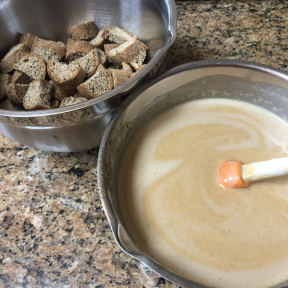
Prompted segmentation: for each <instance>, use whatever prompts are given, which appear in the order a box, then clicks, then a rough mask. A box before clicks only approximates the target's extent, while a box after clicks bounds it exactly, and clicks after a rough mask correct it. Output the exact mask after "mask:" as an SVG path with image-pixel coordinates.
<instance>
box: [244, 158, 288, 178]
mask: <svg viewBox="0 0 288 288" xmlns="http://www.w3.org/2000/svg"><path fill="white" fill-rule="evenodd" d="M241 174H242V179H243V180H244V181H247V182H250V181H257V180H261V179H266V178H271V177H275V176H281V175H286V174H288V157H285V158H276V159H271V160H268V161H261V162H255V163H250V164H244V165H242V171H241Z"/></svg>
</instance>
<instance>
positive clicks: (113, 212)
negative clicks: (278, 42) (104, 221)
mask: <svg viewBox="0 0 288 288" xmlns="http://www.w3.org/2000/svg"><path fill="white" fill-rule="evenodd" d="M239 95H241V96H239ZM287 95H288V74H286V73H284V72H281V71H279V70H276V69H273V68H270V67H267V66H263V65H258V64H255V63H250V62H242V61H231V60H213V61H199V62H194V63H190V64H185V65H182V66H179V67H176V68H174V69H172V70H170V71H168V72H166V73H165V74H164V75H162V76H160V77H158V78H157V79H155V80H153V81H152V82H150V83H148V84H146V85H143V86H142V87H140V89H137V91H135V92H134V93H132V94H131V95H130V96H129V97H128V98H127V99H126V101H125V104H124V103H123V104H122V107H121V110H120V111H119V113H118V115H117V116H116V117H115V118H114V119H113V120H112V121H111V123H110V124H109V126H108V128H107V129H106V131H105V133H104V136H103V139H102V142H101V146H100V152H99V161H98V167H97V173H98V185H99V189H100V195H101V200H102V203H103V206H104V209H105V212H106V215H107V218H108V220H109V223H110V225H111V229H112V231H113V234H114V237H115V240H116V242H117V243H118V245H119V246H120V247H121V248H122V249H123V251H125V252H126V253H127V254H129V255H131V256H132V257H134V258H136V259H138V260H139V261H140V262H142V263H144V264H146V265H147V266H148V267H150V268H151V269H152V270H154V271H155V272H156V273H158V274H160V275H161V276H163V277H165V278H166V279H168V280H170V281H171V282H174V283H176V284H178V285H180V286H182V287H205V286H203V285H201V284H199V283H194V282H193V281H190V280H188V279H184V278H182V277H180V276H179V275H177V274H175V273H173V271H169V270H167V269H166V268H165V267H163V266H161V265H160V264H159V263H157V262H156V261H155V260H154V259H153V255H149V254H144V253H143V252H142V251H141V250H140V249H139V246H138V243H135V242H134V240H133V239H132V237H131V236H130V235H131V233H130V231H129V229H128V228H127V223H125V221H124V217H123V211H121V207H120V204H119V203H120V201H119V194H118V193H119V191H118V182H119V171H120V167H121V163H122V157H123V155H124V154H125V151H126V149H127V146H128V145H129V143H130V142H131V140H132V139H133V137H134V136H135V134H136V133H137V132H138V131H139V130H140V129H141V128H142V127H143V126H144V125H145V124H146V123H147V122H149V121H150V119H152V118H153V117H155V116H158V115H159V114H161V113H162V112H164V111H165V110H167V109H169V108H172V107H174V106H176V105H179V104H181V103H184V102H187V101H192V100H194V99H202V98H214V97H216V98H219V97H223V98H230V99H231V98H232V99H241V100H242V101H246V102H251V103H257V105H259V106H261V107H264V108H266V109H268V110H270V111H271V112H272V113H275V114H277V115H279V116H280V117H282V118H283V119H284V120H286V121H288V97H287ZM255 100H257V102H255ZM167 213H168V212H167ZM287 282H288V281H287ZM194 285H195V286H194ZM284 286H287V283H282V284H281V285H279V286H277V287H284Z"/></svg>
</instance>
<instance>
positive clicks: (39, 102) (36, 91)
mask: <svg viewBox="0 0 288 288" xmlns="http://www.w3.org/2000/svg"><path fill="white" fill-rule="evenodd" d="M52 91H53V85H51V84H50V83H49V81H46V80H42V79H37V80H33V81H32V82H31V83H30V84H29V88H28V90H27V92H26V94H25V95H24V98H23V106H24V108H25V110H39V109H49V108H50V107H51V103H50V101H51V95H52Z"/></svg>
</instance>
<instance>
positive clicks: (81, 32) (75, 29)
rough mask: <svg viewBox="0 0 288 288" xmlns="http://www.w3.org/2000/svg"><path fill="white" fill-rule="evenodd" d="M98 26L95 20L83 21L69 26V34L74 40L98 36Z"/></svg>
mask: <svg viewBox="0 0 288 288" xmlns="http://www.w3.org/2000/svg"><path fill="white" fill-rule="evenodd" d="M98 31H99V30H98V28H97V26H96V24H95V23H94V22H93V21H88V22H86V23H81V24H78V25H74V26H71V27H69V28H68V30H67V33H68V35H69V36H70V37H71V38H72V39H74V40H88V39H92V38H94V37H96V36H97V34H98Z"/></svg>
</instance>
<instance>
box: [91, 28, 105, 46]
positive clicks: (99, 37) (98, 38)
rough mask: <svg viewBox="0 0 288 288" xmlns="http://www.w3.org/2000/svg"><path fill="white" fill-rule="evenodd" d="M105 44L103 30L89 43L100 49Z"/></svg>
mask: <svg viewBox="0 0 288 288" xmlns="http://www.w3.org/2000/svg"><path fill="white" fill-rule="evenodd" d="M104 42H105V38H104V30H101V31H99V32H98V34H97V36H96V37H94V38H93V39H91V40H90V41H89V43H90V44H92V45H93V46H94V47H95V48H102V47H103V45H104Z"/></svg>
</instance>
